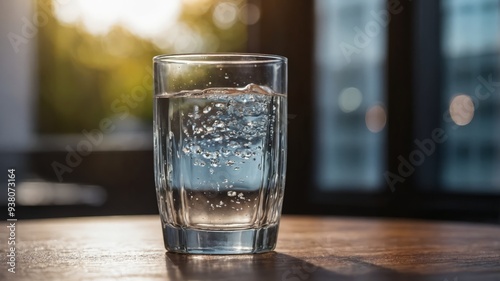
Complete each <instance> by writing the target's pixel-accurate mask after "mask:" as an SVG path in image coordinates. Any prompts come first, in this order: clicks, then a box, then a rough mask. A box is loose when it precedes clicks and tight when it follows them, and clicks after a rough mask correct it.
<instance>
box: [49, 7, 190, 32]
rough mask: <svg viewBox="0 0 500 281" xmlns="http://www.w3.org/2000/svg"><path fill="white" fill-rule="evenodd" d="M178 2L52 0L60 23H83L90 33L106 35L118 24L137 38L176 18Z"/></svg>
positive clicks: (162, 30)
mask: <svg viewBox="0 0 500 281" xmlns="http://www.w3.org/2000/svg"><path fill="white" fill-rule="evenodd" d="M181 4H182V3H181V0H141V1H136V0H103V1H101V0H72V1H63V2H62V3H59V1H54V12H55V15H56V16H57V18H58V19H59V20H60V21H61V22H63V23H67V24H75V23H82V24H83V27H84V28H85V29H86V30H87V31H88V32H90V33H92V34H96V35H98V34H106V33H107V32H108V31H109V30H110V29H111V28H112V27H113V26H115V25H121V26H123V27H124V28H126V29H128V30H130V32H132V33H134V34H135V35H137V36H139V37H142V38H152V37H155V36H158V35H161V34H162V33H164V32H165V31H166V30H167V29H168V27H170V26H172V25H173V24H174V23H175V22H176V21H177V19H178V17H179V15H180V12H181Z"/></svg>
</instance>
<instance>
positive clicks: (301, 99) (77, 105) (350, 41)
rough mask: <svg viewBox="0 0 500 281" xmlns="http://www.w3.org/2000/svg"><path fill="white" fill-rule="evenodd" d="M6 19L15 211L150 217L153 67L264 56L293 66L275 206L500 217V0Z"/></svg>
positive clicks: (163, 4)
mask: <svg viewBox="0 0 500 281" xmlns="http://www.w3.org/2000/svg"><path fill="white" fill-rule="evenodd" d="M0 21H1V23H0V31H1V32H0V34H1V36H2V37H1V39H0V44H1V45H0V61H1V64H0V85H2V87H1V88H0V97H1V99H0V174H1V175H0V180H1V182H3V186H4V188H2V190H6V186H7V169H10V168H15V169H16V186H17V202H16V203H17V205H18V208H17V209H16V213H17V217H18V218H19V219H28V218H43V217H63V216H89V215H124V214H153V213H157V206H156V198H155V188H154V178H153V153H152V148H153V145H152V144H153V141H152V61H151V59H152V57H153V56H155V55H158V54H169V53H188V52H259V53H272V54H279V55H283V56H286V57H288V58H289V93H288V94H289V113H290V114H289V152H288V155H289V156H288V175H287V185H286V192H285V202H284V208H283V212H284V213H288V214H323V215H345V216H351V215H352V216H382V217H412V218H423V219H440V220H441V219H446V220H463V221H481V222H490V223H500V97H499V95H500V0H439V1H437V0H417V1H409V0H399V1H398V0H350V1H347V0H345V1H343V0H314V1H298V0H297V1H289V0H274V1H263V0H168V1H164V0H141V1H123V0H104V1H97V0H33V1H32V0H22V1H1V2H0ZM0 205H2V206H6V205H7V192H6V191H4V192H2V193H1V194H0ZM0 216H2V217H4V218H5V217H6V216H7V212H2V213H1V215H0Z"/></svg>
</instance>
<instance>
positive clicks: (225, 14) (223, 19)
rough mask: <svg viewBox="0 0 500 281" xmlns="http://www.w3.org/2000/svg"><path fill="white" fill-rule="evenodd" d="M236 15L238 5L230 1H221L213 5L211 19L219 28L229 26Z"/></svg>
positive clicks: (233, 21) (233, 22)
mask: <svg viewBox="0 0 500 281" xmlns="http://www.w3.org/2000/svg"><path fill="white" fill-rule="evenodd" d="M237 17H238V6H236V5H235V4H233V3H230V2H221V3H219V4H217V6H215V9H214V13H213V21H214V23H215V25H216V26H217V27H218V28H220V29H229V28H231V27H232V26H233V25H234V24H235V22H236V19H237Z"/></svg>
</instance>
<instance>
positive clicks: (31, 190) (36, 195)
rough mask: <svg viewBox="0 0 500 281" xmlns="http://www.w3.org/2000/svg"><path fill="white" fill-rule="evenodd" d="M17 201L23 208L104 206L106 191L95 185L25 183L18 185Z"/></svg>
mask: <svg viewBox="0 0 500 281" xmlns="http://www.w3.org/2000/svg"><path fill="white" fill-rule="evenodd" d="M17 194H18V197H17V200H18V202H19V204H20V205H23V206H47V205H77V204H86V205H96V206H98V205H102V204H104V202H105V201H106V191H105V190H104V189H103V188H102V187H100V186H95V185H79V184H72V183H53V182H44V181H40V182H38V181H25V182H20V183H19V184H18V185H17Z"/></svg>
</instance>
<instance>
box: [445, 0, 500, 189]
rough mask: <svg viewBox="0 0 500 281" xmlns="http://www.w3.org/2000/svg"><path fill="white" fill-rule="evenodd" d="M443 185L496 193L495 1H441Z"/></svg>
mask: <svg viewBox="0 0 500 281" xmlns="http://www.w3.org/2000/svg"><path fill="white" fill-rule="evenodd" d="M441 9H442V41H441V44H442V57H443V63H444V64H443V82H442V96H441V104H442V112H447V111H448V110H449V112H450V117H451V118H443V120H442V126H443V128H444V129H445V130H446V132H447V133H448V140H447V142H446V143H445V144H444V145H443V153H442V156H441V163H442V173H441V175H440V181H441V184H442V186H443V187H444V188H445V189H447V190H450V191H460V192H500V173H499V172H500V146H499V145H500V1H498V0H443V1H442V3H441Z"/></svg>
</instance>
